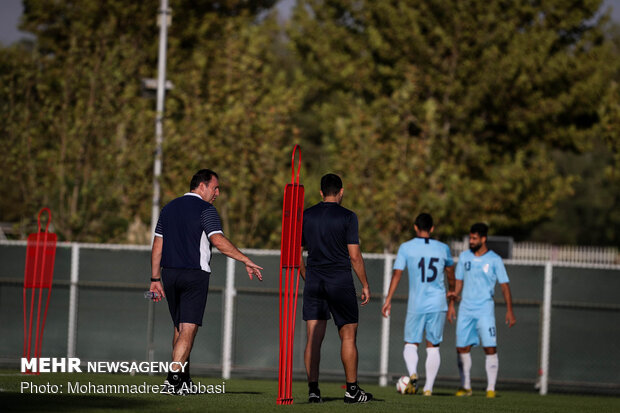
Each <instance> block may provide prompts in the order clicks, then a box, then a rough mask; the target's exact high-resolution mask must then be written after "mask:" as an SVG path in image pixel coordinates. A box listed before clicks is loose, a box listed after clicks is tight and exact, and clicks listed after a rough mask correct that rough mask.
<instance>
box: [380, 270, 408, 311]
mask: <svg viewBox="0 0 620 413" xmlns="http://www.w3.org/2000/svg"><path fill="white" fill-rule="evenodd" d="M402 276H403V270H394V271H393V272H392V280H391V281H390V289H389V290H388V294H387V297H385V303H384V304H383V307H382V308H381V313H382V314H383V317H388V316H389V315H390V311H391V310H392V297H393V296H394V293H395V292H396V288H397V287H398V283H399V282H400V279H401V277H402Z"/></svg>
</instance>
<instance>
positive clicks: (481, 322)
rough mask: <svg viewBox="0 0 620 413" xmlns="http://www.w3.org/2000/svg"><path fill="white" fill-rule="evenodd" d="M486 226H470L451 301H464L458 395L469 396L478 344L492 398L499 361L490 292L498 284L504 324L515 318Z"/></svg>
mask: <svg viewBox="0 0 620 413" xmlns="http://www.w3.org/2000/svg"><path fill="white" fill-rule="evenodd" d="M487 232H488V227H487V225H486V224H483V223H477V224H474V225H472V227H471V229H470V231H469V250H467V251H463V252H462V253H461V255H460V256H459V261H458V263H457V265H456V285H455V290H454V292H452V293H448V297H449V298H450V299H458V297H459V294H461V291H462V292H463V298H462V300H461V304H460V306H459V314H458V318H457V322H456V352H457V362H458V368H459V374H460V376H461V387H460V388H459V389H458V391H457V392H456V395H457V396H471V394H472V390H471V376H470V371H471V354H470V352H471V347H472V346H475V345H478V344H480V341H482V347H483V349H484V353H485V354H486V362H485V368H486V374H487V390H486V396H487V397H489V398H493V397H495V383H496V381H497V372H498V368H499V362H498V357H497V340H496V329H495V309H494V306H495V304H494V302H493V293H494V290H495V283H496V282H499V285H500V287H501V289H502V294H503V295H504V300H505V301H506V324H508V327H512V326H513V325H514V324H515V322H516V319H515V316H514V313H513V311H512V295H511V294H510V285H509V284H508V283H509V280H508V274H506V268H505V267H504V263H503V262H502V259H501V257H500V256H499V255H497V254H496V253H495V252H493V251H491V250H489V249H488V248H487ZM448 317H449V319H450V320H452V319H454V317H455V310H454V306H452V307H451V308H450V309H449V310H448Z"/></svg>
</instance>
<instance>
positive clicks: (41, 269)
mask: <svg viewBox="0 0 620 413" xmlns="http://www.w3.org/2000/svg"><path fill="white" fill-rule="evenodd" d="M44 211H45V212H47V214H48V219H47V225H46V226H45V232H42V231H41V214H42V213H43V212H44ZM51 222H52V213H51V211H50V210H49V208H42V209H41V210H40V211H39V216H38V224H39V225H38V230H37V233H36V234H30V235H29V236H28V242H27V246H26V269H25V274H24V289H23V300H24V306H23V307H24V346H23V357H25V358H27V359H28V360H31V356H34V357H35V358H40V357H41V348H42V343H43V331H44V329H45V321H46V319H47V311H48V309H49V303H50V297H51V293H52V278H53V275H54V260H55V257H56V240H57V237H56V234H52V233H49V226H50V223H51ZM44 288H46V289H47V296H46V299H45V307H44V312H43V315H42V314H41V308H42V305H43V289H44ZM28 289H30V290H31V292H30V306H28V300H27V298H28V294H27V290H28ZM37 290H38V291H37ZM36 292H38V304H37V309H36V312H37V315H36V320H37V321H36V326H35V329H34V352H33V351H32V350H33V349H32V333H33V331H32V327H33V319H34V301H35V293H36ZM28 307H29V308H28ZM28 310H30V311H28ZM25 373H31V372H30V371H27V372H25ZM35 374H39V373H38V372H36V373H35Z"/></svg>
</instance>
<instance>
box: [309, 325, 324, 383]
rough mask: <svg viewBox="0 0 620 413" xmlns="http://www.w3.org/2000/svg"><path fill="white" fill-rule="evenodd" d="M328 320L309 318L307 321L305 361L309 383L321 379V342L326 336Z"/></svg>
mask: <svg viewBox="0 0 620 413" xmlns="http://www.w3.org/2000/svg"><path fill="white" fill-rule="evenodd" d="M326 326H327V320H308V321H307V322H306V329H307V333H308V334H307V335H308V338H307V341H306V351H305V352H304V362H305V364H306V373H307V375H308V383H312V382H318V381H319V364H320V362H321V344H322V343H323V338H324V337H325V329H326Z"/></svg>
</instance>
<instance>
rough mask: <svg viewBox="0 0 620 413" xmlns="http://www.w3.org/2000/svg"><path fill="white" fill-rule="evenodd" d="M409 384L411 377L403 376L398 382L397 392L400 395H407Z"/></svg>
mask: <svg viewBox="0 0 620 413" xmlns="http://www.w3.org/2000/svg"><path fill="white" fill-rule="evenodd" d="M408 384H409V376H402V377H401V378H400V379H398V381H397V382H396V391H397V392H399V393H400V394H405V388H406V387H407V385H408Z"/></svg>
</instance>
